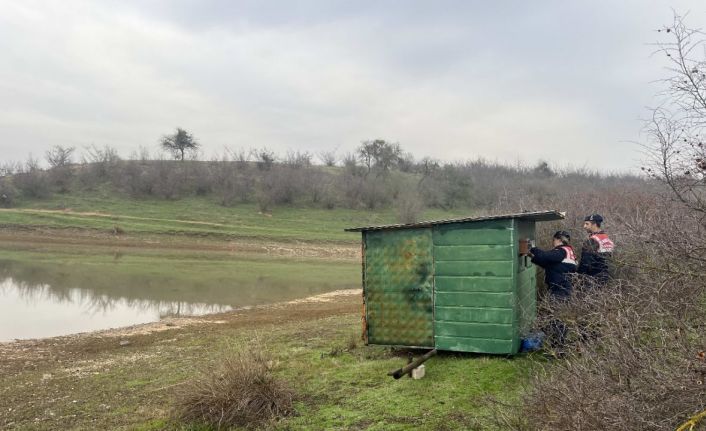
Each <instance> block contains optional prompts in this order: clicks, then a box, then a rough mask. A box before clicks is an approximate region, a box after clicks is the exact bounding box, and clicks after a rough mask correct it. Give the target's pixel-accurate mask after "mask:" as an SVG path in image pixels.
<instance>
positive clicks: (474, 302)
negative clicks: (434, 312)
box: [435, 292, 515, 308]
mask: <svg viewBox="0 0 706 431" xmlns="http://www.w3.org/2000/svg"><path fill="white" fill-rule="evenodd" d="M435 296H436V300H435V305H437V306H448V305H450V306H454V305H465V306H468V307H498V308H512V307H514V303H515V295H514V294H513V293H512V292H509V293H494V292H436V295H435Z"/></svg>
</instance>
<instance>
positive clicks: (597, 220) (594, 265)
mask: <svg viewBox="0 0 706 431" xmlns="http://www.w3.org/2000/svg"><path fill="white" fill-rule="evenodd" d="M602 223H603V217H601V215H600V214H592V215H590V216H586V218H585V219H584V222H583V228H584V230H586V232H587V233H588V238H587V239H586V241H584V242H583V245H582V246H581V262H580V263H579V269H578V272H579V274H585V275H588V276H590V277H592V278H593V279H594V280H595V281H596V282H597V283H598V285H599V286H600V285H603V284H605V283H606V282H607V281H608V278H609V272H610V266H609V263H610V262H609V261H610V258H611V257H612V254H613V250H614V248H615V245H614V244H613V241H611V239H610V238H608V234H607V233H605V231H603V229H601V224H602Z"/></svg>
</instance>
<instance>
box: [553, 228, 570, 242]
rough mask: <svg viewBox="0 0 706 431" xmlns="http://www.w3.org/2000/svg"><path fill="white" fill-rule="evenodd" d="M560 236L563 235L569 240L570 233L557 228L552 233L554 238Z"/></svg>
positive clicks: (560, 237)
mask: <svg viewBox="0 0 706 431" xmlns="http://www.w3.org/2000/svg"><path fill="white" fill-rule="evenodd" d="M562 237H565V238H566V240H567V241H571V234H570V233H569V232H567V231H565V230H558V231H556V233H555V234H554V238H556V239H562Z"/></svg>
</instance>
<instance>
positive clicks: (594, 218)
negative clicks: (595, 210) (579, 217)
mask: <svg viewBox="0 0 706 431" xmlns="http://www.w3.org/2000/svg"><path fill="white" fill-rule="evenodd" d="M583 221H592V222H594V223H596V224H597V225H598V226H600V225H601V223H603V216H601V215H600V214H591V215H588V216H586V218H585V219H583Z"/></svg>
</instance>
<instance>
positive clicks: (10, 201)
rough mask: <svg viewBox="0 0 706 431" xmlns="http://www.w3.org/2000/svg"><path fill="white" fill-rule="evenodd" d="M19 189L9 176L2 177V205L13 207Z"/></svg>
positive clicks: (0, 199)
mask: <svg viewBox="0 0 706 431" xmlns="http://www.w3.org/2000/svg"><path fill="white" fill-rule="evenodd" d="M16 196H17V189H16V188H15V186H14V185H12V182H11V181H10V179H9V178H7V177H3V178H0V207H2V208H11V207H12V206H13V205H14V204H15V198H16Z"/></svg>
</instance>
